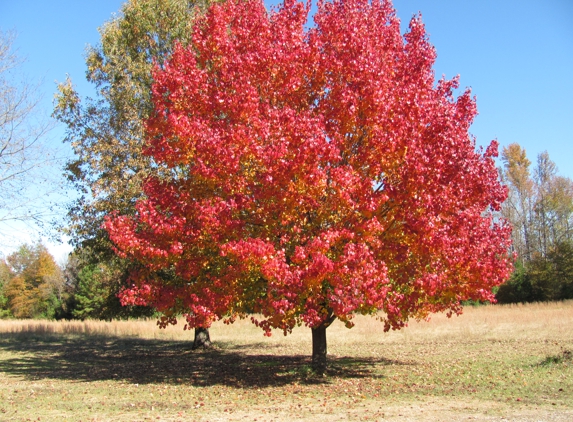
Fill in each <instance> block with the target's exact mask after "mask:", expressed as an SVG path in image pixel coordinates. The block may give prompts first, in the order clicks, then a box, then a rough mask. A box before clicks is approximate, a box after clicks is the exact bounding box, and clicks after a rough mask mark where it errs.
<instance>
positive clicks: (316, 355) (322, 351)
mask: <svg viewBox="0 0 573 422" xmlns="http://www.w3.org/2000/svg"><path fill="white" fill-rule="evenodd" d="M329 325H330V324H325V323H323V324H321V325H320V326H319V327H316V328H311V330H312V370H313V371H314V372H315V373H316V374H318V375H323V374H324V372H325V371H326V328H327V327H328V326H329Z"/></svg>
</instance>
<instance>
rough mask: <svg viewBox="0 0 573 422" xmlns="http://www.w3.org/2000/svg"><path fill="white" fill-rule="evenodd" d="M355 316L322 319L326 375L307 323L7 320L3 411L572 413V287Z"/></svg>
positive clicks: (491, 416)
mask: <svg viewBox="0 0 573 422" xmlns="http://www.w3.org/2000/svg"><path fill="white" fill-rule="evenodd" d="M355 322H356V326H355V327H354V328H352V329H351V330H348V329H346V328H344V326H343V325H342V324H337V323H335V324H334V325H333V326H331V327H330V328H329V329H328V331H327V335H328V343H329V344H328V347H329V365H330V368H329V371H328V374H327V375H326V376H324V377H318V376H315V375H313V374H312V373H311V372H310V369H309V364H310V353H311V335H310V329H308V328H304V327H301V328H299V329H297V330H295V331H294V332H293V334H291V335H289V336H287V337H284V336H283V335H282V333H279V332H277V333H275V334H274V335H273V336H272V337H271V338H266V337H263V335H262V332H261V331H260V330H259V329H257V328H256V327H254V326H253V325H251V324H250V322H249V321H238V322H237V323H235V324H234V325H231V326H227V325H224V324H216V325H214V326H213V328H212V329H211V339H212V340H213V341H214V342H215V344H216V346H215V347H214V348H213V349H210V350H205V351H203V350H201V351H191V350H190V346H191V342H192V332H187V331H183V329H182V326H181V325H178V326H176V327H170V328H168V329H167V330H159V329H158V328H157V327H156V325H155V322H154V321H127V322H111V323H106V322H96V321H88V322H46V321H0V420H2V421H28V420H30V421H36V420H41V421H146V420H147V421H151V420H154V421H157V420H163V421H227V420H228V421H239V420H245V421H247V420H250V421H255V420H256V421H297V420H300V421H302V420H309V421H331V420H332V421H334V420H340V421H343V420H344V421H345V420H379V421H384V420H388V421H394V420H396V421H398V420H399V421H408V420H411V421H418V420H421V421H424V420H428V421H434V420H435V421H449V420H488V421H490V420H518V421H546V420H547V421H571V420H573V301H569V302H561V303H550V304H532V305H519V306H499V305H496V306H482V307H476V308H473V307H469V308H466V309H465V311H464V314H463V315H462V316H460V317H452V318H451V319H448V318H446V317H445V316H443V315H435V316H433V317H432V320H431V321H430V322H420V323H416V322H413V323H411V324H410V326H409V327H408V328H406V329H404V330H402V331H398V332H390V333H384V332H383V330H382V325H381V324H380V323H379V322H378V321H376V320H375V319H373V318H366V317H357V318H356V321H355Z"/></svg>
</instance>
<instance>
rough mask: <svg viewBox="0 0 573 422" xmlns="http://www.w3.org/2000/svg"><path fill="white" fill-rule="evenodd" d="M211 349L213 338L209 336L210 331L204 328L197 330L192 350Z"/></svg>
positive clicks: (197, 328)
mask: <svg viewBox="0 0 573 422" xmlns="http://www.w3.org/2000/svg"><path fill="white" fill-rule="evenodd" d="M209 347H211V337H210V336H209V329H208V328H203V327H196V328H195V340H194V341H193V347H192V349H193V350H195V349H199V348H203V349H206V348H209Z"/></svg>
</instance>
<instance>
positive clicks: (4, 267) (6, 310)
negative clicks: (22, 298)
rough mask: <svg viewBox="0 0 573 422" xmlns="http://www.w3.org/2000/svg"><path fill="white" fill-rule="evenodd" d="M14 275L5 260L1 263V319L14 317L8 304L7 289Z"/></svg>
mask: <svg viewBox="0 0 573 422" xmlns="http://www.w3.org/2000/svg"><path fill="white" fill-rule="evenodd" d="M12 276H13V274H12V271H11V270H10V267H8V264H6V262H5V261H4V260H2V261H0V318H7V317H10V316H11V315H12V313H11V312H10V307H9V303H8V297H7V296H6V293H5V288H6V286H7V285H8V282H9V281H10V279H11V278H12Z"/></svg>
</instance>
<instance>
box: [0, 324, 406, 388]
mask: <svg viewBox="0 0 573 422" xmlns="http://www.w3.org/2000/svg"><path fill="white" fill-rule="evenodd" d="M191 344H192V343H191V342H180V341H162V340H146V339H138V338H117V337H91V336H90V337H77V336H76V337H69V336H65V335H62V336H58V335H50V336H45V337H44V336H38V337H32V338H31V337H30V336H23V335H18V334H2V337H1V338H0V352H1V351H4V352H10V353H8V356H5V357H4V358H0V372H4V373H6V374H8V375H17V376H23V377H26V378H28V379H61V380H74V381H105V380H122V381H127V382H131V383H138V384H147V383H174V384H192V385H200V386H212V385H226V386H236V387H242V388H261V387H269V386H281V385H286V384H291V383H293V382H299V383H306V384H313V383H314V384H318V383H329V382H331V380H330V378H331V377H317V376H314V375H313V374H312V373H311V372H310V370H309V364H310V356H306V355H305V356H302V355H294V356H293V355H286V356H285V355H277V354H270V352H272V349H267V351H268V352H269V353H268V354H263V353H261V354H257V353H256V351H257V350H258V351H262V352H264V351H265V350H264V348H261V349H259V348H256V347H252V348H250V349H249V348H245V347H244V346H237V347H235V346H233V345H230V344H225V343H222V344H219V347H215V348H212V349H208V350H196V351H192V350H190V349H191ZM390 364H402V363H401V362H397V361H390V360H386V359H363V358H349V357H344V358H330V360H329V370H328V375H330V376H333V377H335V378H367V377H369V378H373V377H374V378H375V377H381V375H378V374H377V373H378V372H379V371H377V370H375V369H376V367H378V368H379V367H380V366H385V365H390Z"/></svg>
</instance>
